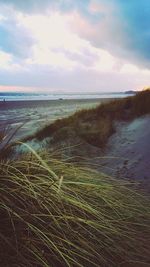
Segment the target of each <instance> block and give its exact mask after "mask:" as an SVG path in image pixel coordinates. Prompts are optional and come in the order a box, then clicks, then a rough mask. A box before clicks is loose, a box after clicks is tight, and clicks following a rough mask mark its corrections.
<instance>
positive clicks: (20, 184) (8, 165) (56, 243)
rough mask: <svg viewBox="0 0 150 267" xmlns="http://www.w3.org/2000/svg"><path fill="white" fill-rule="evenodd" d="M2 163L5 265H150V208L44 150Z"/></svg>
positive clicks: (0, 243)
mask: <svg viewBox="0 0 150 267" xmlns="http://www.w3.org/2000/svg"><path fill="white" fill-rule="evenodd" d="M24 146H26V147H27V148H28V149H29V152H28V153H27V154H25V155H23V156H22V158H20V159H18V160H13V161H10V160H7V161H6V160H3V161H1V162H0V181H1V187H0V218H1V219H0V229H1V230H0V266H3V267H12V266H19V267H26V266H29V267H30V266H31V267H44V266H45V267H50V266H52V267H65V266H69V267H77V266H80V267H81V266H84V267H88V266H89V267H94V266H97V267H117V266H122V267H129V266H132V267H133V266H134V267H137V266H140V267H142V266H149V263H150V256H149V246H150V225H149V221H150V201H149V200H148V199H147V198H146V197H144V196H142V195H141V194H140V193H138V192H136V191H135V190H133V189H132V186H131V184H130V183H129V182H123V181H119V180H115V179H112V178H111V177H108V176H105V175H104V174H102V173H98V172H96V171H94V170H92V169H91V168H88V167H79V166H75V165H73V164H70V163H66V162H65V161H58V160H57V159H55V158H53V157H52V156H51V155H50V154H48V153H47V152H46V151H44V152H43V153H42V154H37V152H35V151H34V150H33V149H32V148H30V147H29V146H28V145H27V144H24Z"/></svg>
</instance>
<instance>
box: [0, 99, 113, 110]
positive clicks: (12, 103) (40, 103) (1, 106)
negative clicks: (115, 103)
mask: <svg viewBox="0 0 150 267" xmlns="http://www.w3.org/2000/svg"><path fill="white" fill-rule="evenodd" d="M114 99H118V98H82V99H77V98H75V99H52V100H43V99H42V100H8V101H7V100H6V101H5V102H3V101H0V110H7V109H21V108H37V107H45V106H46V107H48V106H49V105H53V106H55V105H56V104H58V103H59V104H60V106H62V105H65V104H69V105H72V104H75V103H76V104H82V103H87V104H88V103H97V104H101V103H104V102H109V101H111V100H114Z"/></svg>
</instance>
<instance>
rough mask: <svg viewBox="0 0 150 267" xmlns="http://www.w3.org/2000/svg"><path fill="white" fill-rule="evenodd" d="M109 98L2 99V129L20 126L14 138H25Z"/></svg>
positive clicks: (0, 116)
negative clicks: (56, 121) (58, 120)
mask: <svg viewBox="0 0 150 267" xmlns="http://www.w3.org/2000/svg"><path fill="white" fill-rule="evenodd" d="M109 100H110V99H109V98H99V99H98V98H95V99H59V100H41V101H40V100H28V101H25V100H22V101H21V100H20V101H5V102H3V101H0V131H1V132H2V131H3V130H4V129H8V131H9V132H10V131H14V130H16V129H17V128H18V130H17V132H16V134H15V136H14V137H13V140H16V139H19V138H24V137H26V136H28V135H30V134H33V133H35V132H36V131H37V130H39V129H40V128H42V127H44V126H45V125H47V124H50V123H52V122H53V121H55V120H57V119H60V118H63V117H67V116H69V115H71V114H73V113H74V112H76V111H78V110H81V109H86V108H93V107H95V106H97V105H99V104H100V103H104V102H107V101H109Z"/></svg>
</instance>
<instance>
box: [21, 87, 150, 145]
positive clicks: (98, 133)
mask: <svg viewBox="0 0 150 267" xmlns="http://www.w3.org/2000/svg"><path fill="white" fill-rule="evenodd" d="M149 103H150V91H149V90H146V91H143V92H139V93H137V94H136V95H135V96H130V97H127V98H124V99H117V100H112V101H110V102H108V103H102V104H100V105H99V106H97V107H95V108H92V109H84V110H80V111H77V112H76V113H75V114H73V115H71V116H69V117H67V118H63V119H58V120H56V121H55V122H53V123H52V124H50V125H47V126H45V127H44V128H42V129H40V130H38V131H37V132H36V133H35V134H34V135H32V136H29V137H27V138H25V139H24V141H27V140H31V139H34V138H36V139H38V140H42V139H44V138H46V137H51V138H52V141H53V142H60V141H62V140H65V139H66V138H70V137H72V138H73V137H74V136H78V137H79V138H81V139H83V140H85V141H86V142H88V143H90V144H92V145H95V146H98V147H104V146H105V145H106V143H107V141H108V139H109V137H110V136H111V135H112V134H113V133H114V132H115V130H116V128H115V123H116V121H130V120H132V119H135V118H137V117H140V116H142V115H146V114H149V113H150V104H149Z"/></svg>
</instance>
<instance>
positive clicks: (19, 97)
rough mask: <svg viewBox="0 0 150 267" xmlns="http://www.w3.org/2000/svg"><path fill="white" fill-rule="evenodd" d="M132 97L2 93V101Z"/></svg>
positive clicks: (120, 95)
mask: <svg viewBox="0 0 150 267" xmlns="http://www.w3.org/2000/svg"><path fill="white" fill-rule="evenodd" d="M130 95H132V94H131V93H130V94H128V93H124V92H115V93H112V92H111V93H87V94H86V93H84V94H83V93H82V94H79V93H73V94H71V93H61V94H60V93H59V94H58V93H57V94H55V93H6V92H0V101H4V99H5V101H19V100H59V99H95V98H123V97H127V96H130Z"/></svg>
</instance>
